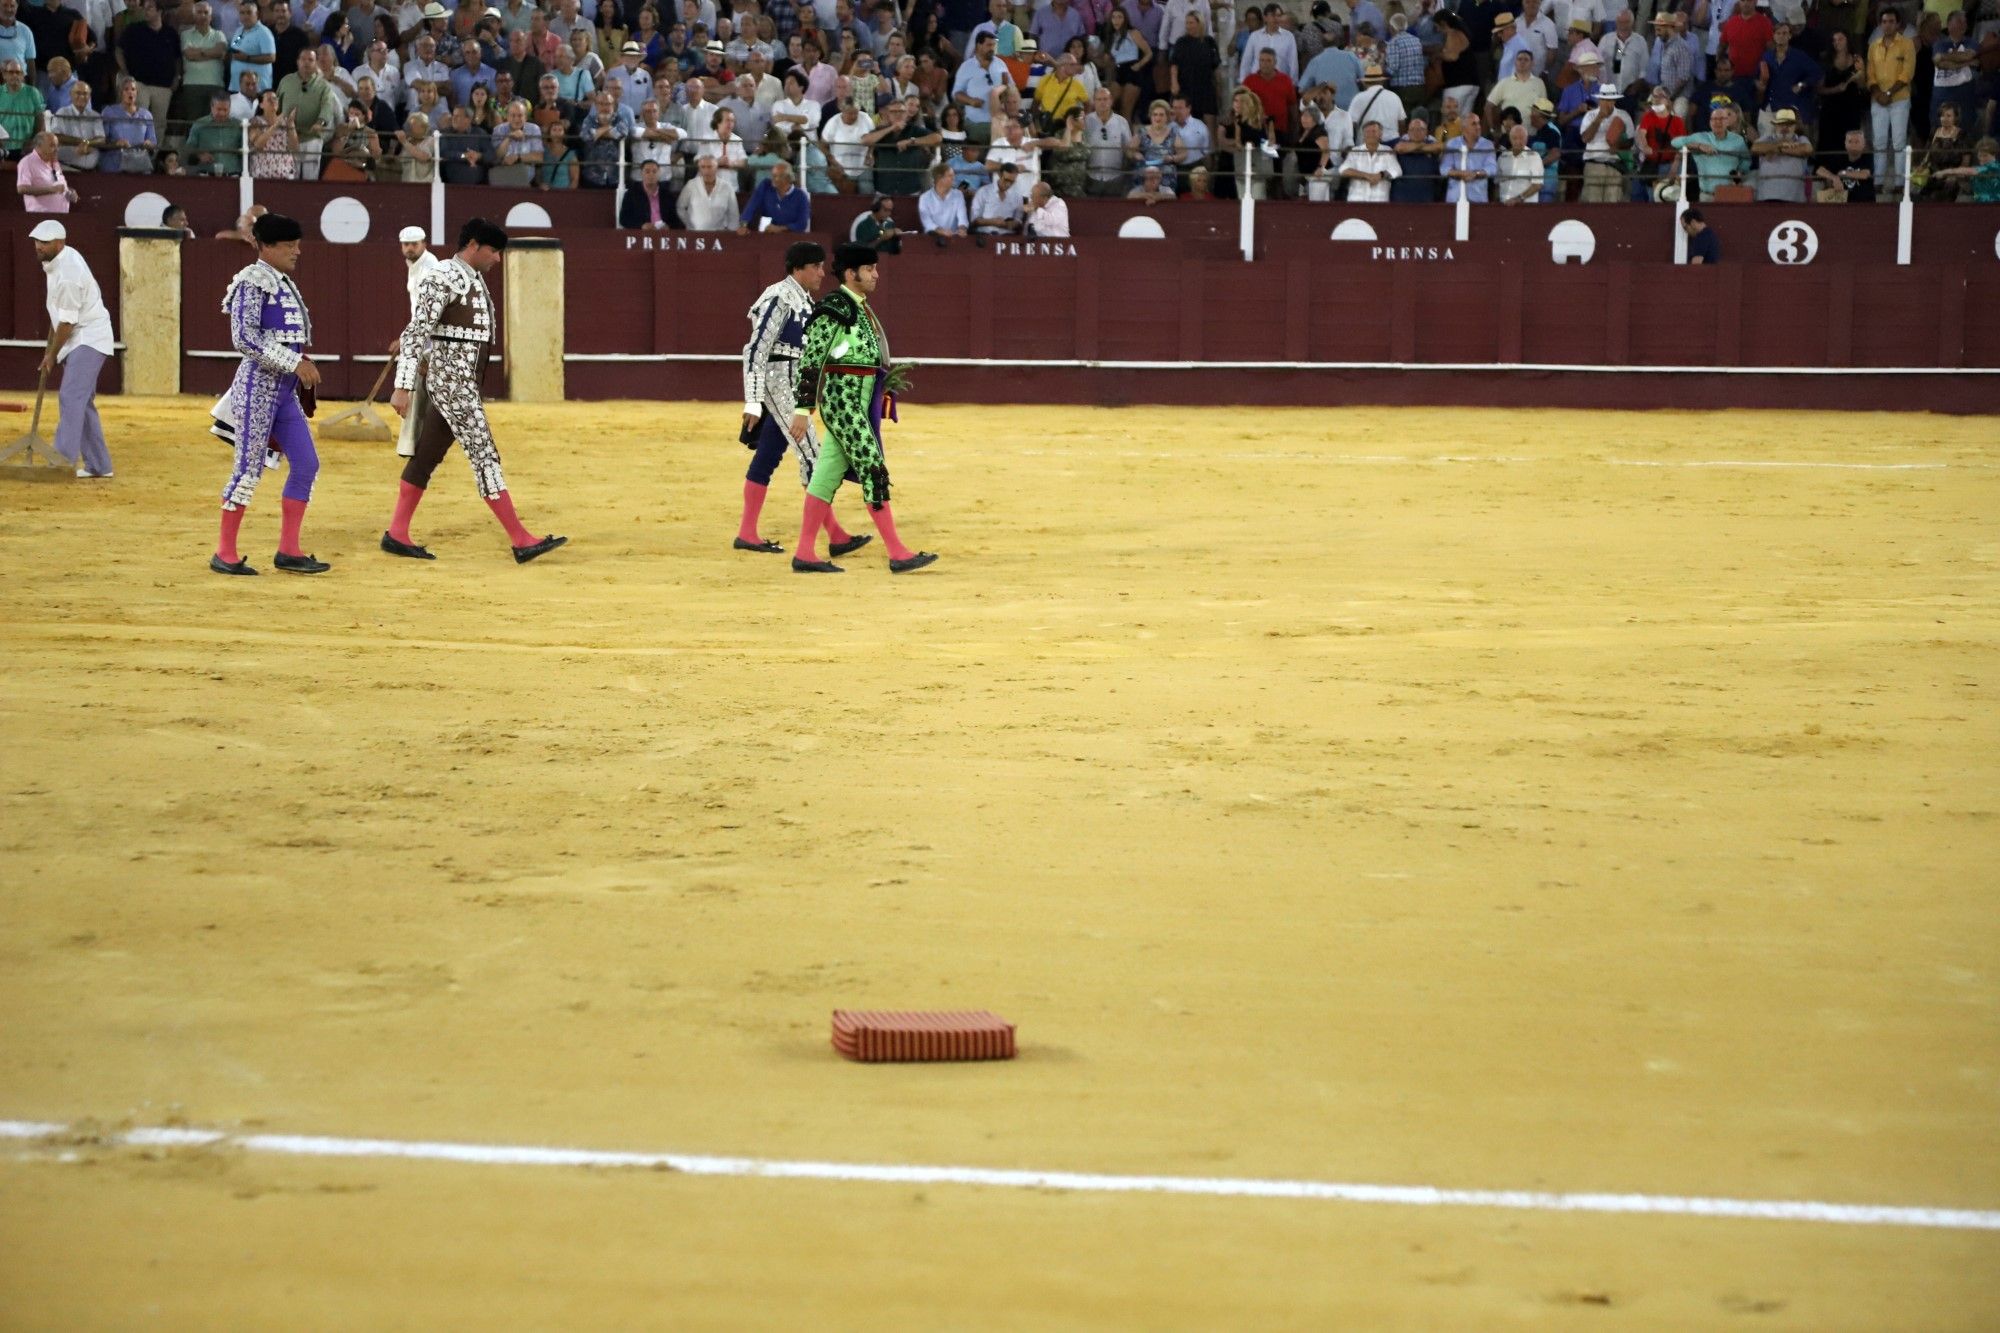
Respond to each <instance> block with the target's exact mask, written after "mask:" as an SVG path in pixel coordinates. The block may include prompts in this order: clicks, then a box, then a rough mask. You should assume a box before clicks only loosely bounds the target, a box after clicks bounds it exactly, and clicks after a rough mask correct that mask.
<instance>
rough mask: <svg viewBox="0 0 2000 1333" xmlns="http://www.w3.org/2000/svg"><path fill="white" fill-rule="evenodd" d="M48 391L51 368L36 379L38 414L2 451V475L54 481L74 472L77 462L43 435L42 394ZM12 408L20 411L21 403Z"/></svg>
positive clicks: (0, 471)
mask: <svg viewBox="0 0 2000 1333" xmlns="http://www.w3.org/2000/svg"><path fill="white" fill-rule="evenodd" d="M48 391H49V372H48V371H47V370H43V371H42V375H41V378H40V379H39V380H37V381H36V383H35V417H34V420H33V421H31V422H30V423H29V424H28V433H27V434H26V435H23V436H21V437H20V438H19V439H17V440H15V441H14V442H13V443H12V444H10V445H8V446H7V448H6V449H5V450H4V451H0V477H9V478H12V479H13V480H15V481H54V480H57V479H59V478H63V477H73V476H74V475H75V469H76V464H74V463H72V462H70V461H69V460H68V459H66V458H64V457H63V456H62V455H61V454H59V453H57V452H56V451H55V450H54V449H53V448H51V447H50V446H49V442H48V441H47V440H45V439H43V438H42V398H43V397H44V396H45V395H46V394H47V393H48ZM10 410H12V411H17V412H18V411H19V410H20V408H19V406H18V405H10Z"/></svg>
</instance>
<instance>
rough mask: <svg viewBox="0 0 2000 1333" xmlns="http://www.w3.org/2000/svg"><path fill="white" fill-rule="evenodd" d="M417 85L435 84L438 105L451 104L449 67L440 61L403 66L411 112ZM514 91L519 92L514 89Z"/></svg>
mask: <svg viewBox="0 0 2000 1333" xmlns="http://www.w3.org/2000/svg"><path fill="white" fill-rule="evenodd" d="M419 83H435V84H436V85H437V86H438V90H437V93H438V105H439V106H449V105H450V104H451V66H449V65H447V64H445V63H444V62H443V61H442V60H433V61H431V62H430V64H428V65H426V64H425V63H424V62H423V61H421V60H414V59H413V60H411V61H410V62H409V63H408V64H406V65H404V66H403V92H404V96H405V98H406V99H407V102H406V105H407V107H408V109H409V110H411V111H415V110H416V109H417V85H418V84H419ZM376 91H377V92H380V91H381V89H379V88H378V89H376ZM516 91H519V90H518V89H516Z"/></svg>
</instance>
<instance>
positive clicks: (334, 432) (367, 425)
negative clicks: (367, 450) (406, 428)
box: [319, 360, 396, 440]
mask: <svg viewBox="0 0 2000 1333" xmlns="http://www.w3.org/2000/svg"><path fill="white" fill-rule="evenodd" d="M395 365H396V363H395V362H394V361H393V360H391V361H387V362H384V363H383V365H382V373H381V374H379V375H377V376H376V377H375V384H374V387H372V388H371V389H369V390H368V396H367V397H366V398H363V399H362V400H361V401H360V402H358V403H356V404H355V405H354V406H353V407H350V408H348V409H346V410H345V411H342V412H336V413H334V414H333V415H332V416H330V417H328V418H327V419H326V424H325V425H323V426H321V427H320V428H319V437H320V438H321V439H322V440H393V439H394V438H396V432H395V431H392V430H390V429H389V423H388V422H386V421H384V420H382V414H381V413H379V412H377V411H376V410H375V395H376V394H378V393H380V392H382V382H383V381H384V380H386V379H388V378H389V372H390V371H391V370H393V369H394V368H395Z"/></svg>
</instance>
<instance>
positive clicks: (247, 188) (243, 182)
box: [236, 120, 257, 217]
mask: <svg viewBox="0 0 2000 1333" xmlns="http://www.w3.org/2000/svg"><path fill="white" fill-rule="evenodd" d="M237 128H238V129H239V130H240V131H241V138H242V140H243V155H242V156H241V157H240V158H238V159H237V162H236V215H237V216H238V217H242V216H243V215H244V214H245V213H248V212H249V211H250V205H252V204H254V203H256V202H257V187H256V185H255V184H253V183H252V182H251V179H250V122H249V121H247V120H246V121H242V122H240V123H239V124H238V127H237Z"/></svg>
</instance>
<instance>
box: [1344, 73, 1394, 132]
mask: <svg viewBox="0 0 2000 1333" xmlns="http://www.w3.org/2000/svg"><path fill="white" fill-rule="evenodd" d="M1347 117H1348V122H1349V124H1350V125H1351V126H1352V128H1353V131H1354V137H1355V138H1356V139H1359V138H1360V137H1361V133H1360V131H1361V127H1362V126H1363V125H1366V124H1367V123H1368V122H1369V121H1371V120H1372V121H1374V122H1375V123H1376V124H1377V125H1380V126H1381V127H1382V141H1383V142H1384V143H1387V142H1388V141H1389V140H1391V139H1393V138H1395V137H1396V136H1397V135H1399V134H1401V133H1402V132H1403V99H1402V98H1400V97H1398V96H1396V94H1394V93H1392V92H1390V91H1389V90H1388V89H1387V88H1385V87H1383V86H1382V85H1381V84H1376V85H1375V86H1374V87H1371V88H1363V89H1362V90H1361V91H1360V92H1358V93H1356V94H1354V100H1353V101H1351V102H1349V103H1348V104H1347Z"/></svg>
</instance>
